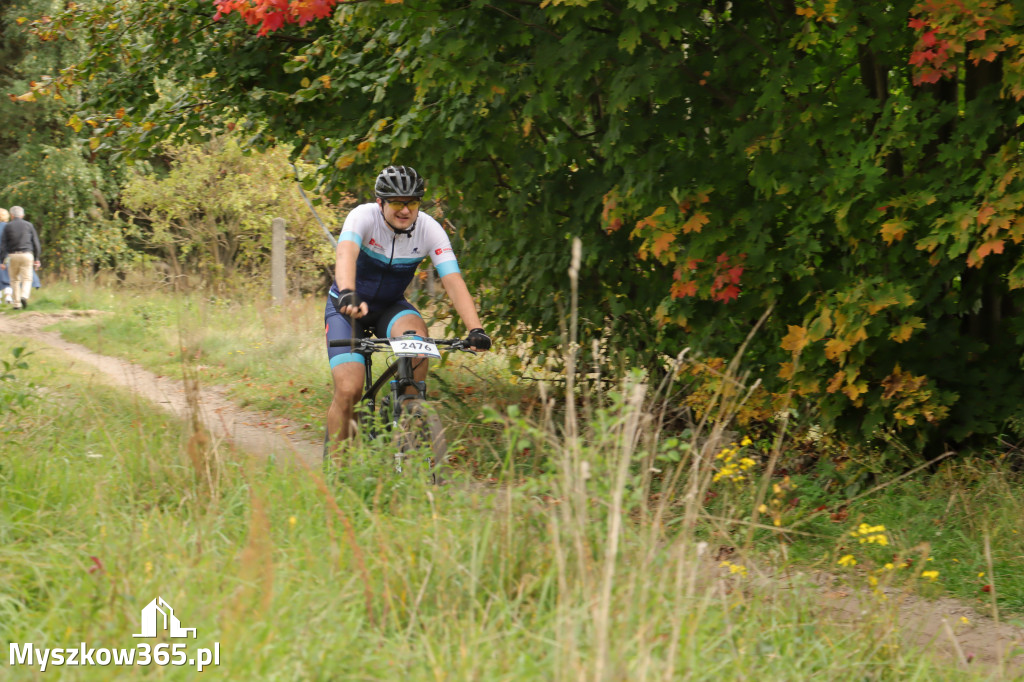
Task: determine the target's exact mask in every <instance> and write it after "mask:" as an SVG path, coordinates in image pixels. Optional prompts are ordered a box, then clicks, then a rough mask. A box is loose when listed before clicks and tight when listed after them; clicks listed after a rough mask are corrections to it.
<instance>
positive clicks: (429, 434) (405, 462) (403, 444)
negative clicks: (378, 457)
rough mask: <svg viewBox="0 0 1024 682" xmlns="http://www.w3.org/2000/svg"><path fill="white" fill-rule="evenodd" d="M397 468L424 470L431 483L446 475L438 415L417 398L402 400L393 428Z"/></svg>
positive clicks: (445, 452)
mask: <svg viewBox="0 0 1024 682" xmlns="http://www.w3.org/2000/svg"><path fill="white" fill-rule="evenodd" d="M393 433H394V446H395V458H396V462H397V468H398V469H400V470H401V471H402V473H403V474H404V473H406V472H408V473H413V472H421V471H423V470H424V469H426V471H427V475H428V477H429V480H430V482H431V483H433V484H434V485H441V484H442V483H444V482H445V479H446V478H447V466H446V465H447V463H448V441H447V440H446V439H445V435H444V426H443V425H442V424H441V418H440V417H438V416H437V412H435V411H434V408H433V407H431V406H430V405H429V404H427V403H425V402H424V401H422V400H419V399H412V400H406V401H404V402H403V403H402V416H401V417H399V419H398V426H397V427H396V428H395V430H394V432H393Z"/></svg>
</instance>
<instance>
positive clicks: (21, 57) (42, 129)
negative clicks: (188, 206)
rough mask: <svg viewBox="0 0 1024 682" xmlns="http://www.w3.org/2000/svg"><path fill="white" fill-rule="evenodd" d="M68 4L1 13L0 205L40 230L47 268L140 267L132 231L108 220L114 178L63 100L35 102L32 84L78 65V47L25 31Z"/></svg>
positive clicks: (71, 96) (47, 0) (70, 95)
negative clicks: (17, 210) (78, 132)
mask: <svg viewBox="0 0 1024 682" xmlns="http://www.w3.org/2000/svg"><path fill="white" fill-rule="evenodd" d="M65 5H66V3H65V2H63V1H58V0H21V1H20V2H17V3H15V4H7V5H5V7H4V8H3V9H2V10H0V89H2V90H0V91H2V92H3V93H6V94H7V97H0V155H2V158H3V160H2V162H0V205H3V206H8V207H9V206H12V205H20V206H23V207H24V208H25V209H26V212H27V214H28V218H29V219H30V220H31V221H32V222H33V223H34V224H35V225H36V226H37V227H38V228H39V232H40V237H41V239H42V242H43V249H44V253H43V260H44V261H45V267H46V268H47V270H49V269H50V268H51V267H58V268H59V267H76V268H77V267H84V268H86V269H89V270H91V269H93V268H96V267H114V268H124V267H127V266H129V265H130V264H131V263H133V262H135V261H136V260H137V256H138V254H137V253H135V252H134V251H133V250H132V249H131V248H130V246H129V238H130V235H131V227H130V226H129V225H126V224H124V223H122V222H120V221H117V220H115V219H113V216H112V215H111V213H110V211H109V210H104V209H105V208H109V203H110V202H112V201H113V199H114V195H115V194H116V187H117V184H118V177H119V172H118V169H117V168H116V167H112V166H110V165H108V164H106V163H104V162H103V161H96V160H90V159H88V158H87V155H86V154H85V150H86V149H87V148H86V147H85V145H84V144H82V142H81V141H80V140H78V139H76V137H75V135H74V132H73V131H72V129H71V128H69V127H68V126H67V125H66V123H67V120H68V117H69V116H70V115H71V112H72V111H73V106H72V104H71V102H69V101H68V100H75V99H78V98H79V96H80V92H79V88H76V89H73V90H71V91H66V92H65V93H64V95H65V96H58V97H52V98H50V97H42V98H37V97H36V96H35V94H34V92H33V90H32V88H35V87H38V86H39V83H37V82H35V81H34V80H33V79H34V77H36V76H38V75H39V74H42V73H46V72H52V71H55V70H57V69H60V68H63V67H64V66H66V65H67V64H68V63H71V62H74V61H77V60H78V59H81V58H82V56H83V54H84V51H83V50H82V48H81V44H80V42H78V41H66V40H61V41H43V40H40V39H39V37H38V36H37V35H34V34H33V33H32V32H30V31H29V27H30V26H31V25H33V24H36V25H46V24H48V23H50V22H51V21H52V19H51V17H52V16H54V15H55V14H56V13H58V12H60V11H61V10H62V9H63V8H64V7H65Z"/></svg>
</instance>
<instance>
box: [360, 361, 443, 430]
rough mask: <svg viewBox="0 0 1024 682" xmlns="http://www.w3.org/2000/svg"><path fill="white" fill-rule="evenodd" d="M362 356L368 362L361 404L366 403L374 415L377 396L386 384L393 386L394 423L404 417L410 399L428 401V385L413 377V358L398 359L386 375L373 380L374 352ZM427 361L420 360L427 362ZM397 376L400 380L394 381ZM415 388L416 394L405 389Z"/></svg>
mask: <svg viewBox="0 0 1024 682" xmlns="http://www.w3.org/2000/svg"><path fill="white" fill-rule="evenodd" d="M361 355H362V356H363V358H365V360H366V380H365V386H366V389H365V390H364V391H363V395H362V397H361V398H360V399H359V402H363V403H366V405H367V407H368V408H369V410H370V413H371V414H373V413H375V412H376V409H377V394H378V393H380V390H381V389H382V388H384V385H385V383H390V384H391V400H392V406H393V409H394V413H393V418H392V419H393V421H396V422H397V421H398V418H399V417H400V416H401V415H402V403H403V402H405V401H406V400H409V399H414V398H418V399H420V400H426V399H427V383H426V382H425V381H416V379H415V378H414V376H413V362H412V361H413V358H403V357H400V358H397V360H396V362H395V363H394V364H392V365H391V366H390V367H388V368H387V369H386V370H384V373H383V374H381V375H380V376H379V377H377V380H376V381H374V380H373V366H372V363H371V361H370V356H371V355H372V352H362V353H361ZM425 361H426V359H425V358H424V359H423V360H420V362H425ZM394 376H397V377H398V378H397V379H395V380H393V381H392V379H391V378H392V377H394ZM410 387H413V388H415V389H416V393H407V392H406V390H405V389H407V388H410Z"/></svg>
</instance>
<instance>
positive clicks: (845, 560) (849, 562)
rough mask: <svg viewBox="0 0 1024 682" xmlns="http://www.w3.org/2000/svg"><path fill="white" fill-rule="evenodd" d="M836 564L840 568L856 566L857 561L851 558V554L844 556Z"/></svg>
mask: <svg viewBox="0 0 1024 682" xmlns="http://www.w3.org/2000/svg"><path fill="white" fill-rule="evenodd" d="M837 563H838V564H839V565H840V566H856V565H857V560H856V559H854V558H853V555H852V554H847V555H846V556H844V557H841V558H840V559H839V561H838V562H837Z"/></svg>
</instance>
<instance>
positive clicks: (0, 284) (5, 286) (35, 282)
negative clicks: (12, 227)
mask: <svg viewBox="0 0 1024 682" xmlns="http://www.w3.org/2000/svg"><path fill="white" fill-rule="evenodd" d="M10 219H11V214H10V213H8V212H7V209H6V208H0V239H3V236H4V228H5V227H7V221H9V220H10ZM39 286H40V283H39V273H38V272H36V271H35V270H33V271H32V288H33V289H38V288H39ZM13 293H14V290H13V289H11V278H10V273H9V272H8V271H7V270H6V269H3V270H0V296H3V301H4V303H6V304H7V305H12V304H13V303H14V301H13V299H12V298H11V295H12V294H13Z"/></svg>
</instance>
